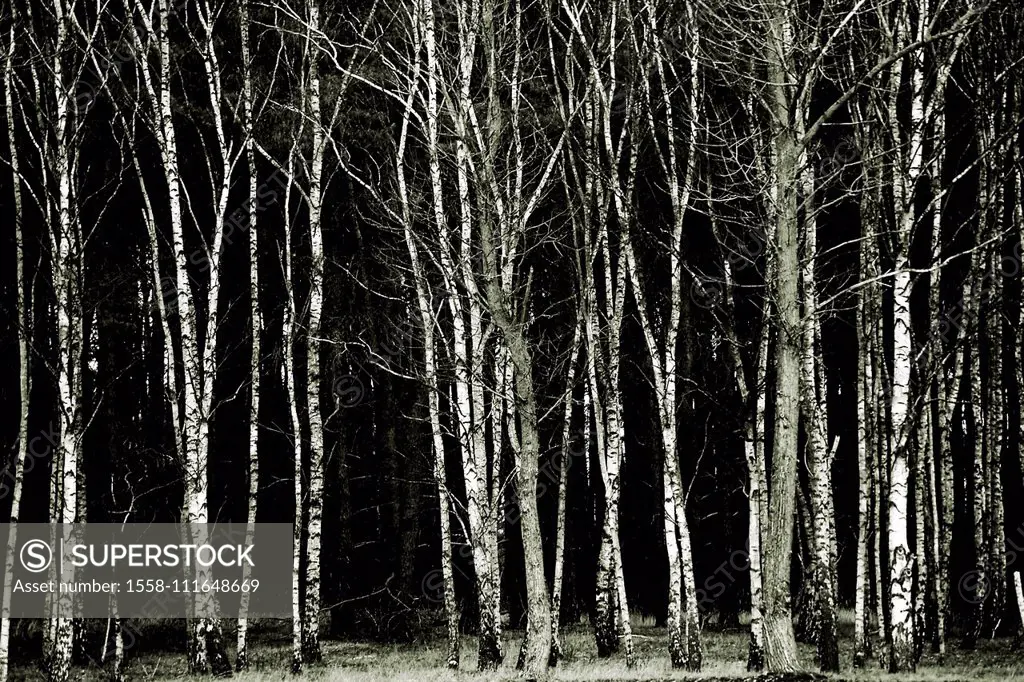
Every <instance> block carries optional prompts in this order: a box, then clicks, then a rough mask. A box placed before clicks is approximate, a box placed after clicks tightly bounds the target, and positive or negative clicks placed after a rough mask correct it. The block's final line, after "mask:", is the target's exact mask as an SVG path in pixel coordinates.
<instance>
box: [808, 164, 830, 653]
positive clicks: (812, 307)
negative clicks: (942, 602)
mask: <svg viewBox="0 0 1024 682" xmlns="http://www.w3.org/2000/svg"><path fill="white" fill-rule="evenodd" d="M804 165H805V170H804V172H803V189H804V192H803V195H804V229H803V233H804V235H803V236H804V240H803V241H804V259H803V263H804V265H803V267H802V268H801V270H802V272H801V275H802V283H803V307H804V321H803V358H802V373H801V389H802V391H801V394H802V399H801V403H802V405H801V408H802V411H803V412H804V415H805V420H806V421H805V423H806V424H807V447H808V449H809V451H810V453H809V454H810V456H809V457H808V460H809V462H810V468H811V476H810V478H811V481H810V483H811V495H810V498H811V516H812V518H813V533H812V534H811V540H812V543H811V544H812V548H811V549H812V559H811V566H812V568H811V576H812V577H811V580H812V582H813V597H812V598H813V604H812V605H811V608H810V610H811V612H812V613H813V622H814V624H815V628H814V630H815V635H816V637H815V640H816V645H817V649H816V652H817V653H816V658H817V660H818V665H819V666H820V667H821V670H822V672H837V671H838V670H839V644H838V616H837V608H838V607H837V604H836V601H837V594H836V593H837V591H838V588H837V585H836V567H835V560H834V556H833V554H834V552H833V547H834V545H835V525H834V523H835V521H834V518H835V505H834V502H833V499H832V457H831V454H830V452H829V447H828V443H827V437H828V436H827V424H826V419H827V407H826V405H825V404H824V396H826V395H827V389H826V387H825V386H824V385H822V386H818V385H817V376H818V374H819V369H818V363H819V362H820V360H819V356H818V354H817V352H816V342H817V341H818V336H819V331H818V325H819V321H818V310H817V307H818V303H817V283H816V281H815V263H816V258H817V235H816V232H817V221H816V220H815V218H814V213H815V211H816V206H815V203H814V192H815V187H814V170H813V168H811V167H810V166H807V163H806V160H805V162H804Z"/></svg>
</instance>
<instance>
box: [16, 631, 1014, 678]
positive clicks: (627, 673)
mask: <svg viewBox="0 0 1024 682" xmlns="http://www.w3.org/2000/svg"><path fill="white" fill-rule="evenodd" d="M638 621H639V622H637V624H636V629H635V634H636V640H635V641H636V647H637V653H638V656H639V659H640V663H639V665H638V666H637V667H636V668H633V669H628V668H626V665H625V662H624V661H623V660H622V659H621V658H613V659H603V660H602V659H598V658H597V657H596V653H595V650H594V644H593V639H592V637H591V635H590V633H589V632H588V631H587V629H586V628H585V627H583V626H579V627H575V628H572V629H570V630H569V631H567V632H566V633H565V634H564V648H565V654H566V657H565V660H564V661H563V662H561V663H560V664H559V666H558V668H556V669H555V670H553V671H551V674H550V679H551V680H567V681H580V682H583V681H586V682H595V681H600V682H605V681H607V682H612V681H618V680H633V681H641V680H642V681H645V682H655V681H659V682H660V681H662V680H665V681H667V680H685V679H692V680H707V681H712V680H729V679H731V680H737V679H742V678H746V677H748V675H747V672H746V667H745V660H746V644H747V636H746V633H745V632H727V633H721V632H708V633H706V634H705V638H704V643H705V665H704V670H703V671H702V672H701V673H700V674H699V675H694V674H685V673H681V672H678V671H674V670H672V669H671V667H670V665H669V661H668V656H667V652H666V651H665V639H664V632H663V631H661V630H658V629H656V628H654V627H653V625H652V624H650V622H649V621H648V622H643V621H641V619H638ZM843 621H844V627H842V633H841V634H842V641H841V656H842V668H843V670H844V671H847V672H844V673H841V674H839V675H835V676H831V677H833V679H836V680H851V681H852V680H856V681H858V682H870V681H874V680H878V681H879V682H882V681H885V682H894V681H896V680H899V681H903V680H906V681H908V682H909V681H912V680H913V681H920V682H945V681H948V682H953V681H960V680H993V681H994V680H1020V681H1024V661H1022V660H1021V658H1020V654H1019V652H1016V651H1012V650H1011V642H1010V641H1009V640H996V641H992V642H984V643H983V644H982V645H980V646H979V649H978V650H976V651H973V652H966V651H960V650H958V649H956V648H955V647H951V651H950V653H949V654H948V655H947V657H946V663H945V665H943V666H939V665H938V664H937V662H936V661H935V659H934V657H932V656H930V655H926V656H925V659H924V661H922V664H921V666H920V667H919V670H918V672H917V673H916V674H913V675H900V676H893V675H888V674H886V673H884V672H883V671H881V670H880V669H878V668H870V669H868V670H861V671H852V670H851V665H852V664H851V656H852V650H851V646H852V627H850V626H849V622H850V621H849V619H848V618H844V619H843ZM284 625H285V627H286V624H284ZM170 627H171V626H170V624H167V625H165V627H164V628H163V630H162V631H161V630H158V631H156V632H155V633H154V635H153V636H150V637H146V638H144V640H149V641H148V643H147V642H146V641H143V642H142V646H140V647H139V648H140V653H139V655H138V656H136V657H133V658H132V659H131V663H130V667H129V669H128V675H129V679H132V680H150V679H151V680H171V679H183V678H187V677H188V675H187V674H186V671H185V669H184V656H183V654H182V653H181V652H180V651H166V650H153V649H151V650H148V651H141V649H142V647H143V646H150V647H151V646H152V645H153V643H154V642H160V641H163V642H165V643H172V642H173V640H174V639H175V637H174V636H173V635H171V634H170V633H169V632H167V631H166V630H167V629H168V628H170ZM161 632H162V634H161ZM519 636H520V633H510V636H508V637H507V638H506V639H505V652H506V654H505V665H504V666H503V667H502V668H501V669H500V670H498V671H497V672H493V673H477V672H475V668H476V650H475V647H476V641H475V639H474V638H472V637H466V638H464V639H463V642H462V670H459V671H448V670H445V669H444V667H443V666H444V647H443V642H441V641H440V640H432V641H429V642H424V643H419V644H400V645H380V644H370V643H355V642H325V644H324V663H323V664H321V665H317V666H308V667H307V668H306V669H305V671H304V673H303V677H304V678H305V679H308V680H318V681H324V682H327V681H333V680H338V681H345V682H349V681H350V682H383V681H384V680H388V681H396V682H448V681H450V680H451V681H455V682H458V681H460V680H464V681H466V682H471V681H472V682H493V681H497V680H513V679H519V676H518V675H517V673H516V670H515V667H514V666H515V659H516V654H517V653H518V647H519V643H520V639H519ZM250 652H251V653H250V657H251V659H252V669H251V670H250V671H249V672H247V673H245V674H243V675H236V676H235V679H236V680H239V681H240V682H270V681H271V680H275V681H276V680H285V679H292V675H291V674H290V673H289V672H288V661H289V660H290V651H289V646H288V637H287V632H286V630H285V628H284V627H274V626H265V627H264V628H263V629H262V631H261V632H260V633H259V634H258V640H257V641H256V642H254V645H253V646H252V648H251V650H250ZM15 653H17V652H15ZM801 658H802V660H803V661H804V662H805V663H806V664H807V665H808V666H809V667H811V666H812V665H813V664H812V661H813V650H812V648H810V647H804V646H802V647H801ZM75 672H76V677H77V679H80V680H83V681H88V682H98V681H99V680H104V679H107V678H106V675H105V671H103V670H102V669H99V668H97V667H96V666H90V667H88V668H79V669H76V671H75ZM12 677H13V679H17V680H26V681H29V680H31V681H33V682H35V681H37V680H39V681H41V680H44V679H45V678H44V676H43V675H42V674H41V673H40V672H39V671H38V669H36V668H35V667H34V666H33V665H32V664H31V662H28V661H26V662H24V663H23V664H22V665H21V666H15V667H14V668H13V669H12Z"/></svg>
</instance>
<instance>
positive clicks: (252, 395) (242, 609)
mask: <svg viewBox="0 0 1024 682" xmlns="http://www.w3.org/2000/svg"><path fill="white" fill-rule="evenodd" d="M238 13H239V24H240V32H241V36H240V37H241V44H242V111H243V117H244V121H245V156H246V165H247V166H248V168H247V171H248V176H249V193H248V197H247V202H246V205H247V208H248V209H249V213H248V215H247V216H246V220H247V223H246V225H247V228H248V229H247V233H248V237H249V301H250V305H251V306H252V317H251V318H250V325H249V334H250V336H251V337H252V350H251V351H250V355H249V382H250V384H249V494H248V505H247V510H246V524H247V525H246V531H245V541H246V544H247V545H251V544H252V542H253V538H254V535H255V531H256V526H255V524H256V509H257V502H258V499H259V490H260V485H259V468H260V458H259V436H260V427H259V418H260V378H261V374H260V369H261V363H260V359H261V351H260V349H261V347H262V346H261V335H262V330H263V314H262V307H261V306H260V270H259V253H260V251H259V230H258V229H257V226H256V215H257V214H256V202H257V201H258V199H257V197H256V191H257V187H256V160H255V157H254V155H253V143H254V139H253V120H252V117H253V111H252V71H251V68H252V62H251V58H250V54H249V0H242V1H241V2H240V3H239V5H238ZM248 579H249V564H247V563H246V564H244V565H243V566H242V581H243V583H244V582H245V581H246V580H248ZM238 611H239V618H238V632H237V640H236V650H235V670H236V671H238V672H242V671H245V670H248V669H249V649H248V643H249V642H248V632H249V619H248V617H247V614H248V611H249V593H248V592H242V594H241V598H240V600H239V606H238Z"/></svg>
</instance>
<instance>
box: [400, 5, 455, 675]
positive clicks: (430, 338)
mask: <svg viewBox="0 0 1024 682" xmlns="http://www.w3.org/2000/svg"><path fill="white" fill-rule="evenodd" d="M418 10H419V11H420V12H421V13H422V12H423V7H419V8H418ZM432 27H433V18H432V17H429V18H428V17H425V16H423V15H422V14H417V15H416V17H415V21H414V23H413V27H412V28H413V36H414V46H415V54H416V55H417V58H416V59H415V60H414V62H413V63H414V65H413V67H412V70H411V73H410V76H409V84H408V90H409V91H408V96H407V98H406V100H405V110H404V112H403V117H402V127H401V134H400V136H399V141H398V149H397V151H396V154H395V161H396V164H395V165H396V171H397V179H398V194H399V200H400V202H401V206H402V214H401V215H402V225H403V232H404V237H405V244H406V248H407V249H408V251H409V262H410V264H411V265H412V274H413V280H414V282H415V287H416V305H417V311H418V313H419V319H420V324H421V325H422V327H423V374H424V380H425V384H426V386H425V390H426V394H427V411H428V415H429V423H430V432H431V440H430V444H431V450H432V455H433V457H432V460H433V475H434V483H435V485H436V486H437V500H438V515H439V521H440V531H441V580H442V586H441V589H442V593H443V599H444V616H445V634H446V636H447V641H448V650H447V655H446V657H445V664H446V666H447V668H448V669H449V670H457V669H458V667H459V659H460V645H461V642H460V639H459V610H458V604H457V603H456V601H455V576H454V571H453V564H452V531H451V512H452V510H451V504H450V502H449V493H448V485H447V475H446V472H445V450H444V438H443V435H442V434H443V431H442V426H441V409H440V404H439V403H440V391H441V389H440V386H439V382H438V377H437V361H436V350H435V333H434V314H433V309H432V308H431V303H430V299H431V296H430V283H429V280H428V279H427V276H426V273H425V272H424V267H423V262H422V260H421V258H420V255H419V248H418V246H417V244H416V238H415V236H414V234H413V216H412V211H411V208H410V202H409V195H408V189H407V185H406V174H405V149H406V145H407V142H408V131H409V123H410V118H411V116H412V110H413V104H414V101H415V97H416V95H417V94H418V93H417V88H418V87H419V78H420V71H421V62H420V60H419V59H418V56H419V54H420V50H421V49H422V47H423V44H424V42H425V40H426V32H427V31H432V30H433V29H432ZM431 57H432V55H431ZM430 106H431V107H432V108H433V107H436V93H434V92H432V93H431V101H430ZM434 111H435V116H436V109H435V110H434ZM431 132H433V133H435V134H436V130H432V131H431ZM432 142H434V143H435V144H436V138H435V139H434V140H432ZM432 169H433V164H432ZM438 184H440V183H439V182H438ZM435 199H436V201H438V202H440V201H441V197H440V193H438V194H437V195H436V196H435ZM438 210H442V208H441V207H440V206H438ZM442 213H443V210H442Z"/></svg>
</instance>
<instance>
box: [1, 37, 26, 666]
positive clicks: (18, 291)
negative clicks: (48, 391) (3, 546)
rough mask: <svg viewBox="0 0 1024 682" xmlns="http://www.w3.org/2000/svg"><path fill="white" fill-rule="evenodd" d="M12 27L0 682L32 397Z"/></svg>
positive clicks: (7, 94) (7, 82)
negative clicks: (12, 333) (14, 361)
mask: <svg viewBox="0 0 1024 682" xmlns="http://www.w3.org/2000/svg"><path fill="white" fill-rule="evenodd" d="M14 31H15V29H14V24H13V23H12V24H11V28H10V31H9V34H8V41H7V55H6V59H5V60H4V107H5V111H6V115H5V118H6V119H7V141H8V144H9V145H10V149H11V158H10V164H11V186H12V189H13V195H14V250H15V263H16V264H15V284H14V288H15V301H16V303H15V310H16V311H17V317H16V319H15V327H16V328H17V335H18V393H19V401H20V402H19V411H18V443H17V446H16V447H15V450H14V457H13V458H12V460H11V463H10V464H9V465H8V467H6V468H4V471H3V474H2V478H3V480H2V481H0V489H2V490H3V494H4V495H5V496H6V494H7V493H8V492H10V494H11V514H10V524H11V525H10V528H9V530H8V533H7V554H6V558H5V560H4V584H3V597H2V598H3V605H2V612H0V618H2V620H0V682H7V675H8V661H9V658H10V640H11V602H10V600H11V588H12V582H13V571H14V554H15V551H16V549H17V543H18V526H17V524H18V520H19V516H20V512H21V493H22V482H23V480H24V468H23V463H24V462H25V457H26V454H27V452H28V440H29V439H28V410H29V402H30V397H31V374H30V358H29V354H28V339H29V335H30V334H31V333H32V310H31V300H32V297H31V293H30V290H29V288H28V285H27V283H26V281H25V242H24V234H23V227H22V221H23V218H24V214H23V212H22V197H21V170H20V168H21V167H20V164H19V159H18V144H17V139H16V134H15V124H14V116H15V108H14V94H13V86H12V78H13V75H14V69H13V65H12V60H13V58H14V50H15V39H14V36H15V32H14Z"/></svg>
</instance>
